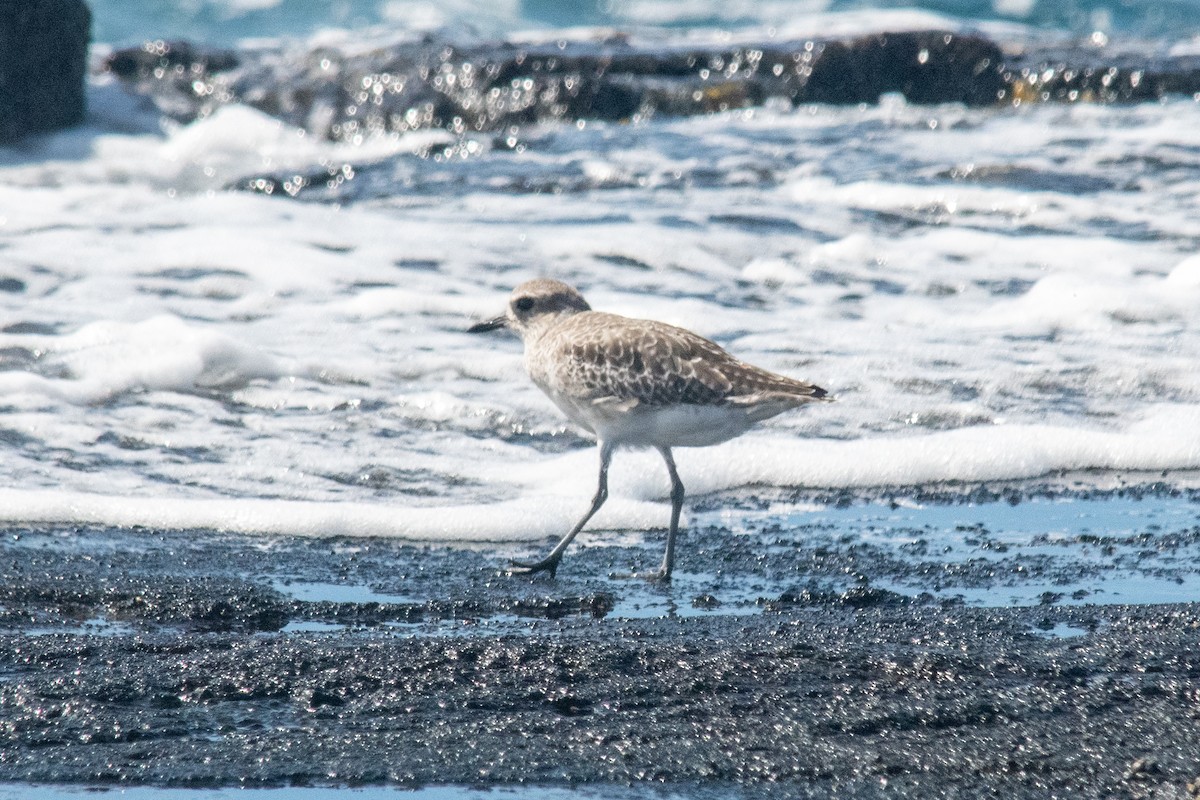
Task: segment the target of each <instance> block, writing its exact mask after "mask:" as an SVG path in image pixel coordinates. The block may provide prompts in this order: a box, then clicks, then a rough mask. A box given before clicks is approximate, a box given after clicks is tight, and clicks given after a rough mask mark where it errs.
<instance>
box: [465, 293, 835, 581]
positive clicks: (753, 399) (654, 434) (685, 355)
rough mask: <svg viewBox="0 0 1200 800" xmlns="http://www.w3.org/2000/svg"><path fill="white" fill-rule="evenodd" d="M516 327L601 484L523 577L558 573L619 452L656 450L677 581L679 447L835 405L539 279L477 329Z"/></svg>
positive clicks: (688, 335) (702, 342) (809, 389)
mask: <svg viewBox="0 0 1200 800" xmlns="http://www.w3.org/2000/svg"><path fill="white" fill-rule="evenodd" d="M500 327H509V328H512V329H513V330H515V331H516V332H517V333H518V334H519V335H520V336H521V338H522V340H523V341H524V342H525V368H526V370H527V371H528V372H529V377H530V378H532V379H533V382H534V383H536V384H537V385H538V387H539V388H541V389H542V391H544V392H545V393H546V395H547V396H548V397H549V398H550V399H551V400H553V401H554V403H555V405H557V406H558V407H559V408H560V409H562V411H563V413H565V414H566V415H567V416H568V417H570V418H571V419H572V420H573V421H575V422H576V423H577V424H579V425H580V426H582V427H584V428H586V429H587V430H588V431H591V432H592V433H593V434H595V435H596V438H597V440H598V441H599V444H600V487H599V489H598V490H597V492H596V496H595V497H594V498H593V500H592V507H591V509H590V510H589V511H588V513H587V514H585V515H584V517H583V519H581V520H580V521H579V523H578V524H577V525H576V526H575V527H574V528H573V529H572V530H571V531H570V532H569V533H568V534H567V535H566V536H564V537H563V539H562V540H561V541H560V542H559V543H558V545H557V546H556V547H555V548H554V550H553V551H551V553H550V555H549V556H547V557H546V558H545V559H543V560H542V561H539V562H537V563H535V564H519V565H518V566H520V567H522V568H523V569H524V570H525V571H528V572H538V571H542V570H546V571H549V572H551V573H553V572H554V571H555V570H556V569H557V568H558V563H559V561H560V560H561V558H562V553H563V551H564V550H566V548H567V545H569V544H570V543H571V540H572V539H574V538H575V535H576V534H577V533H579V531H580V530H581V529H582V528H583V526H584V525H585V524H587V521H588V520H589V519H591V517H592V515H593V514H595V513H596V511H597V510H598V509H599V508H600V506H601V505H603V503H604V500H605V498H607V496H608V477H607V476H608V465H609V461H610V460H611V458H612V452H613V450H614V449H615V448H616V447H617V446H621V445H626V446H633V447H654V448H656V449H657V450H658V451H659V452H660V453H661V454H662V456H663V459H664V460H665V461H666V463H667V470H668V472H669V473H670V476H671V502H672V508H671V527H670V529H669V531H668V535H667V552H666V556H665V557H664V559H663V566H662V569H661V570H660V571H659V576H660V577H662V578H664V579H666V578H670V576H671V570H672V565H673V559H674V551H675V536H676V532H677V530H678V523H679V513H680V509H681V507H682V504H683V483H682V482H681V481H680V480H679V475H678V473H677V472H676V470H675V462H674V459H673V458H672V456H671V448H672V447H700V446H705V445H711V444H717V443H719V442H723V441H726V440H728V439H731V438H733V437H735V436H738V435H740V434H742V433H744V432H745V431H746V430H747V429H749V428H750V426H751V425H753V424H754V423H756V422H759V421H761V420H764V419H767V418H768V417H773V416H775V415H776V414H780V413H782V412H784V411H787V410H789V409H792V408H796V407H798V406H801V405H804V404H806V403H810V402H813V401H814V400H828V399H831V398H829V397H828V395H827V393H826V391H825V390H824V389H822V388H821V387H819V386H815V385H813V384H811V383H805V382H804V381H799V380H795V379H793V378H788V377H785V376H783V375H777V374H775V373H773V372H768V371H767V370H764V369H760V368H758V367H755V366H752V365H750V364H747V363H745V362H744V361H739V360H738V359H736V358H734V357H733V356H732V355H730V354H729V353H728V352H726V351H725V350H724V349H723V348H722V347H720V346H719V345H717V344H716V343H714V342H711V341H709V340H708V339H705V338H704V337H702V336H698V335H697V334H694V333H692V332H691V331H688V330H684V329H683V328H677V327H675V326H674V325H667V324H666V323H663V322H655V321H653V320H642V319H630V318H628V317H622V316H618V315H616V314H607V313H603V312H599V311H592V310H591V307H590V306H589V305H588V304H587V301H585V300H584V299H583V296H582V295H580V294H579V292H577V291H576V290H575V289H573V288H571V287H570V286H568V285H566V284H565V283H561V282H559V281H554V280H549V279H546V278H541V279H538V280H533V281H528V282H527V283H523V284H521V285H520V286H518V287H517V288H516V289H514V290H513V293H512V297H511V298H510V300H509V306H508V311H507V312H506V313H505V314H504V315H503V316H501V317H497V318H495V319H493V320H490V321H488V322H483V323H479V324H478V325H475V326H473V327H472V328H471V329H470V330H471V331H472V332H480V331H487V330H493V329H495V328H500Z"/></svg>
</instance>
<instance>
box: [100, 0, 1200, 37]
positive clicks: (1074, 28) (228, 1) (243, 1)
mask: <svg viewBox="0 0 1200 800" xmlns="http://www.w3.org/2000/svg"><path fill="white" fill-rule="evenodd" d="M91 6H92V9H93V12H94V14H95V25H94V37H95V40H96V41H98V42H105V43H111V44H130V43H134V42H138V41H141V40H143V39H156V38H166V39H192V40H197V41H204V42H209V43H232V42H235V41H238V40H239V39H244V38H248V37H280V36H299V37H303V36H308V35H310V34H312V33H314V32H316V31H319V30H322V29H326V28H340V29H350V30H354V29H360V28H366V27H373V26H387V27H390V28H394V29H397V30H406V29H410V30H426V29H431V28H450V29H457V30H459V31H462V32H468V33H470V32H474V33H478V34H482V35H485V36H486V35H493V36H494V35H499V34H503V33H505V32H511V31H521V30H529V29H546V28H566V27H572V26H581V25H582V26H609V27H617V28H629V27H639V26H653V27H657V28H665V29H668V30H670V29H680V28H687V27H708V28H713V27H715V28H742V27H772V26H779V25H786V24H787V23H789V22H791V21H793V20H794V19H795V18H796V17H798V16H803V15H805V14H813V13H819V12H846V11H858V12H869V11H871V10H873V9H874V10H879V11H883V10H891V9H894V8H895V7H896V6H895V4H891V3H885V2H853V0H796V2H765V3H761V4H757V5H756V4H747V3H735V4H724V3H718V2H713V1H712V0H685V2H677V3H670V4H664V3H655V2H651V1H650V0H623V1H621V2H604V1H603V0H574V2H571V1H567V2H553V1H551V0H526V1H525V2H513V3H507V4H490V5H484V4H475V3H469V2H463V1H462V0H450V2H443V3H433V2H421V1H420V0H339V2H332V3H312V2H309V1H308V0H189V1H188V2H175V1H174V0H92V3H91ZM730 6H732V8H730ZM906 7H908V8H911V9H915V10H918V11H922V12H928V13H931V14H937V15H942V16H946V17H951V18H955V19H958V20H964V21H967V22H969V23H993V22H1005V23H1014V22H1015V23H1020V24H1023V25H1029V26H1031V27H1034V28H1038V29H1044V30H1054V31H1066V32H1069V33H1076V34H1078V33H1087V32H1091V31H1093V30H1102V31H1106V32H1108V33H1127V34H1131V35H1136V36H1149V37H1159V36H1164V37H1169V38H1177V37H1186V36H1189V35H1191V34H1193V33H1195V32H1196V31H1200V4H1197V3H1196V2H1191V1H1190V0H1188V1H1186V2H1184V1H1177V2H1121V3H1111V2H1104V0H1078V1H1076V2H1054V3H1046V2H1034V0H917V1H916V2H912V3H908V4H906Z"/></svg>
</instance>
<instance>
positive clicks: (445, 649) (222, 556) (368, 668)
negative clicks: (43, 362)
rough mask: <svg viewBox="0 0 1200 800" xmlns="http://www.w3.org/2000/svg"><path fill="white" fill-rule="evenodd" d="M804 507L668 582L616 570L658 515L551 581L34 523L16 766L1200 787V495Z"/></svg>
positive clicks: (716, 788)
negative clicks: (1194, 599) (1199, 498)
mask: <svg viewBox="0 0 1200 800" xmlns="http://www.w3.org/2000/svg"><path fill="white" fill-rule="evenodd" d="M797 499H801V498H784V497H781V496H756V495H753V494H746V493H743V494H742V495H739V496H737V497H728V496H727V497H710V498H700V499H699V502H700V505H701V506H702V507H701V508H700V509H699V510H698V511H696V512H695V513H694V514H693V525H692V528H691V529H690V530H689V532H688V534H687V535H686V536H685V538H684V540H683V542H682V551H681V553H680V562H679V571H680V574H679V576H678V577H677V579H676V580H675V581H674V582H673V584H672V585H671V586H669V587H664V586H661V585H657V584H654V583H650V582H646V581H643V580H640V579H629V578H618V577H612V576H613V575H614V574H615V573H624V572H628V571H630V570H634V571H636V570H639V569H642V570H649V569H652V568H653V567H654V566H655V565H656V563H657V560H658V558H659V557H660V549H661V546H662V538H663V537H662V535H661V532H659V533H657V534H656V533H651V534H650V535H649V536H648V537H647V538H646V541H644V542H643V541H642V540H641V539H640V537H628V536H619V535H616V534H609V535H608V536H605V535H603V534H596V535H590V536H586V537H585V539H584V542H583V544H585V545H587V546H582V547H579V548H577V549H574V548H573V549H572V550H571V551H570V552H569V553H568V556H567V559H566V561H565V562H564V564H563V567H562V568H561V569H560V572H559V576H558V578H557V580H548V579H547V578H545V577H544V576H543V577H540V578H537V579H533V580H531V579H528V578H514V577H510V576H507V575H505V574H504V572H503V569H502V567H503V564H504V562H505V559H507V558H508V557H510V556H513V555H528V554H529V553H531V552H534V551H536V550H538V549H540V548H541V547H542V546H543V545H541V544H539V545H537V546H536V547H530V548H523V549H520V550H513V549H510V548H506V547H488V546H480V547H478V548H475V549H470V550H454V549H448V548H443V547H423V546H413V545H411V544H403V543H399V542H392V541H382V540H350V539H329V540H312V539H287V538H281V539H270V540H266V539H261V538H247V537H240V536H228V535H223V534H216V533H213V534H211V535H196V534H178V533H169V532H159V531H148V530H120V531H118V530H109V529H104V530H75V529H72V530H64V529H29V530H14V529H10V530H7V531H5V535H4V537H3V543H2V544H0V565H2V566H0V569H2V570H3V573H4V576H3V577H4V580H3V588H2V589H0V726H2V727H3V730H4V737H3V739H2V741H0V783H7V784H14V783H15V784H27V783H37V784H51V783H53V784H88V785H112V784H121V785H149V786H159V787H195V786H204V787H229V786H284V785H289V786H291V785H300V786H333V787H338V786H345V787H351V786H362V785H399V786H409V787H415V786H427V785H459V786H479V787H489V786H491V787H500V786H512V785H517V784H523V785H534V786H540V787H556V786H573V785H588V786H603V787H625V786H632V787H634V790H635V791H641V790H643V789H645V790H646V791H649V789H650V788H659V789H668V790H672V791H676V792H681V793H684V794H686V795H687V796H713V797H728V796H759V795H763V796H768V795H770V796H797V795H800V794H803V795H805V796H813V797H845V796H858V797H871V796H876V795H879V796H883V795H886V796H895V795H898V796H911V797H960V796H972V797H975V796H997V797H1047V796H1053V795H1059V796H1116V797H1142V796H1147V797H1148V796H1155V797H1189V796H1194V795H1195V794H1196V793H1197V790H1198V788H1200V784H1197V783H1195V782H1196V781H1197V780H1198V779H1200V736H1196V730H1197V726H1198V725H1200V604H1196V603H1191V602H1180V600H1185V599H1187V598H1189V597H1190V596H1196V589H1197V587H1198V586H1200V577H1198V573H1200V559H1198V558H1196V555H1197V550H1198V549H1200V525H1198V524H1197V522H1198V521H1200V504H1197V502H1196V498H1195V497H1193V496H1192V494H1191V493H1188V492H1181V491H1178V490H1174V489H1170V488H1168V487H1165V486H1163V485H1138V486H1133V487H1125V488H1123V489H1121V490H1117V491H1108V492H1096V491H1087V492H1084V491H1071V490H1064V489H1062V488H1061V487H1048V486H1036V487H1034V486H1023V487H1000V488H997V487H979V488H976V489H970V490H962V489H954V490H947V491H938V492H932V491H912V492H907V493H901V494H898V495H890V496H887V497H883V496H875V497H851V496H846V497H838V498H828V497H826V498H807V500H820V501H825V502H827V503H828V505H827V506H826V507H825V508H823V509H822V510H817V511H810V512H797V511H794V510H792V511H788V510H784V511H779V510H778V509H781V508H784V509H786V508H788V507H790V506H789V503H792V504H794V502H795V501H796V500H797ZM731 506H733V507H736V508H738V509H739V510H740V511H739V513H738V514H736V515H734V518H735V519H737V520H738V523H737V529H736V530H730V528H729V527H728V525H726V524H721V523H720V522H719V521H720V520H722V519H728V517H722V516H721V512H720V511H719V509H721V508H728V507H731ZM706 509H708V510H706ZM613 540H617V543H611V544H604V542H605V541H609V542H611V541H613ZM1165 600H1171V601H1172V602H1162V601H1165ZM1014 603H1015V604H1014ZM1189 787H1190V788H1189Z"/></svg>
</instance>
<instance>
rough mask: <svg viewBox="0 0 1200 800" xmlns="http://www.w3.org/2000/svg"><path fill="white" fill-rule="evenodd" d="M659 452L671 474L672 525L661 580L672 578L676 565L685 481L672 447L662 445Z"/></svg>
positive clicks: (659, 574)
mask: <svg viewBox="0 0 1200 800" xmlns="http://www.w3.org/2000/svg"><path fill="white" fill-rule="evenodd" d="M658 452H659V453H661V454H662V457H663V460H664V461H666V462H667V472H668V473H669V474H670V475H671V527H670V529H668V530H667V552H666V554H665V555H664V556H663V563H662V568H661V569H659V571H658V577H659V579H660V580H664V581H669V580H671V570H672V568H673V567H674V566H675V536H676V535H677V534H678V533H679V512H680V511H682V510H683V481H681V480H679V473H678V472H677V471H676V469H675V459H674V458H672V457H671V448H669V447H660V448H658Z"/></svg>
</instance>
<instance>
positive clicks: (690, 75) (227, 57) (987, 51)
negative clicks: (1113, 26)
mask: <svg viewBox="0 0 1200 800" xmlns="http://www.w3.org/2000/svg"><path fill="white" fill-rule="evenodd" d="M105 68H106V69H107V70H108V71H109V72H111V73H112V74H113V75H115V76H116V77H117V78H118V79H119V80H120V81H121V82H122V83H123V85H125V86H126V87H127V88H128V89H129V90H130V91H132V92H135V93H137V94H140V95H143V96H145V97H147V98H149V99H151V100H152V101H153V102H154V103H155V104H156V105H157V107H158V108H159V110H160V111H161V112H162V113H164V114H166V115H168V116H170V117H172V118H174V119H177V120H181V121H190V120H194V119H196V118H198V117H201V116H204V115H206V114H209V113H212V111H213V110H215V109H216V108H219V107H220V106H222V105H225V104H228V103H232V102H239V103H244V104H246V105H249V106H251V107H253V108H256V109H258V110H260V111H263V112H265V113H267V114H270V115H272V116H275V117H278V118H280V119H282V120H285V121H286V122H288V123H290V124H292V125H296V126H298V127H301V128H303V129H305V130H307V131H308V132H310V133H313V134H315V135H318V136H321V137H325V138H328V139H332V140H339V141H354V140H356V139H358V138H361V137H363V136H367V135H373V134H380V133H403V132H406V131H412V130H424V129H440V130H446V131H450V132H452V133H456V134H465V133H481V132H493V133H499V134H502V135H501V136H500V137H499V139H498V141H499V142H504V141H507V140H508V139H509V138H512V137H510V136H507V134H510V133H512V132H514V131H515V130H516V129H519V128H520V127H521V126H525V125H530V124H534V123H541V122H551V121H557V122H574V121H579V120H585V121H586V120H607V121H626V120H636V119H646V118H649V117H652V116H656V115H666V116H687V115H694V114H707V113H712V112H716V111H725V110H730V109H740V108H751V107H755V106H761V105H764V104H766V103H769V102H773V101H774V102H783V103H788V104H791V105H800V104H805V103H830V104H857V103H874V102H877V101H878V100H879V98H880V97H881V96H882V95H883V94H886V93H899V94H902V95H903V96H904V97H905V98H907V100H908V101H909V102H911V103H922V104H925V103H929V104H932V103H964V104H966V105H969V106H1008V105H1020V104H1022V103H1030V102H1062V103H1077V102H1101V103H1112V102H1146V101H1157V100H1159V99H1162V98H1163V97H1168V96H1184V97H1190V96H1193V95H1195V94H1197V93H1200V56H1192V55H1172V54H1170V53H1169V52H1168V53H1165V54H1164V53H1160V52H1156V51H1155V48H1153V47H1151V46H1149V45H1146V46H1144V47H1139V46H1138V45H1137V44H1136V43H1129V44H1126V45H1124V46H1122V47H1117V46H1115V45H1114V46H1108V45H1107V44H1105V45H1104V46H1100V45H1097V44H1096V43H1094V42H1080V43H1077V44H1065V45H1064V44H1061V43H1055V44H1045V45H1041V44H1038V43H1022V44H1007V43H1003V42H996V41H993V40H991V39H989V38H987V37H985V36H982V35H978V34H962V33H954V32H949V31H937V30H934V31H903V32H881V33H876V34H871V35H867V36H861V37H857V38H853V39H846V40H843V39H824V40H822V39H812V40H805V41H793V42H775V41H765V42H761V43H754V44H745V45H739V46H736V47H692V48H686V49H681V48H678V47H660V48H654V47H648V46H644V45H637V44H633V43H631V42H630V40H629V39H628V37H626V36H625V35H623V34H620V33H614V34H610V35H607V36H606V37H602V38H597V39H595V40H591V41H565V40H564V41H560V42H548V43H543V44H525V43H522V44H517V43H512V42H493V43H484V44H467V45H464V44H460V43H456V42H453V41H449V40H444V39H439V38H436V37H426V38H425V39H423V40H420V41H407V42H401V43H397V44H392V45H386V46H384V45H381V46H377V47H368V48H363V51H362V52H347V51H344V50H340V49H336V48H330V47H315V48H304V47H292V48H279V49H270V48H269V49H261V48H260V49H245V50H227V49H213V48H207V47H204V46H202V45H199V44H195V43H190V42H167V41H155V42H147V43H146V44H145V45H143V46H142V47H139V48H127V49H123V50H119V51H117V52H115V53H113V54H112V55H111V56H110V57H109V58H108V59H107V62H106V67H105Z"/></svg>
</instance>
